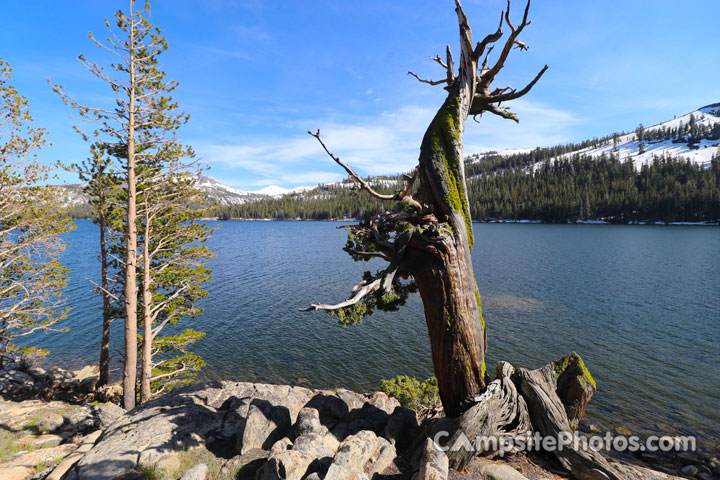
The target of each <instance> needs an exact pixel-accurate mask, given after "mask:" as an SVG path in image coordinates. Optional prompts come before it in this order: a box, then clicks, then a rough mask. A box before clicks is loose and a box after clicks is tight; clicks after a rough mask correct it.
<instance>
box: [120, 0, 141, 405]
mask: <svg viewBox="0 0 720 480" xmlns="http://www.w3.org/2000/svg"><path fill="white" fill-rule="evenodd" d="M130 19H131V27H130V28H131V29H130V41H129V42H128V45H129V46H130V49H131V50H130V65H129V67H130V89H129V90H130V101H129V107H130V108H129V109H128V158H127V250H126V262H125V365H124V368H123V407H124V408H125V410H131V409H133V408H135V386H136V384H137V296H138V292H137V225H136V220H137V218H136V217H137V212H136V208H137V206H136V195H137V186H136V184H135V52H134V51H133V50H132V49H133V46H134V42H135V38H134V33H135V26H134V25H135V24H134V19H133V12H132V2H131V4H130Z"/></svg>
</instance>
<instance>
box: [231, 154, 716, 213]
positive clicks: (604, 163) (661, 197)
mask: <svg viewBox="0 0 720 480" xmlns="http://www.w3.org/2000/svg"><path fill="white" fill-rule="evenodd" d="M563 149H565V147H554V148H552V149H539V150H536V151H533V152H529V153H526V154H518V155H513V156H509V157H502V156H499V155H488V156H486V157H483V158H482V159H479V160H477V159H471V160H470V162H468V165H467V170H468V173H469V175H468V177H469V178H470V181H469V185H468V192H469V197H470V208H471V214H472V218H473V219H474V220H479V221H492V220H521V219H523V220H541V221H543V222H551V223H566V222H575V221H578V220H605V221H609V222H612V223H627V222H717V221H718V219H720V156H718V155H716V156H715V157H714V158H713V159H712V160H711V162H710V165H708V166H704V165H701V164H697V163H693V162H691V161H689V160H685V159H682V158H675V157H670V156H663V157H656V158H655V159H654V160H653V161H652V162H651V163H649V164H646V165H643V166H642V167H641V168H640V169H639V170H637V169H636V168H635V165H634V163H633V161H632V160H631V159H626V160H620V159H619V158H618V156H617V155H614V154H611V155H609V156H603V157H600V158H591V157H589V156H587V155H574V156H572V157H570V158H560V159H558V158H557V157H556V155H557V154H558V153H562V150H563ZM553 157H555V159H553V160H544V161H540V162H538V160H539V159H542V158H553ZM373 180H376V179H373ZM394 180H395V181H394V182H393V181H391V180H390V179H386V180H384V182H382V185H380V186H378V189H379V190H384V191H385V192H390V191H392V190H393V188H392V185H393V183H396V184H397V185H399V183H398V182H399V178H396V179H394ZM381 204H382V202H381V201H380V200H377V199H376V198H373V197H371V196H370V195H364V194H363V193H362V192H358V191H356V190H353V189H352V188H351V187H350V185H349V184H348V183H342V184H332V185H324V186H320V187H318V188H316V189H314V190H311V191H308V192H302V193H296V194H293V195H286V196H284V197H281V198H278V199H270V200H262V201H258V202H252V203H245V204H242V205H233V206H227V207H221V208H219V209H218V210H217V216H218V217H220V218H221V219H229V218H254V219H260V218H273V219H313V220H327V219H331V218H334V219H339V218H362V217H364V216H366V215H368V214H370V213H373V212H376V211H377V210H379V209H381V208H383V207H382V205H381Z"/></svg>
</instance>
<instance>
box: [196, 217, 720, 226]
mask: <svg viewBox="0 0 720 480" xmlns="http://www.w3.org/2000/svg"><path fill="white" fill-rule="evenodd" d="M200 220H204V221H219V222H357V221H359V220H358V219H357V218H328V219H325V220H320V219H316V218H226V219H220V218H219V217H205V218H201V219H200ZM473 223H519V224H542V225H680V226H712V227H717V226H718V225H720V223H717V222H668V223H666V222H628V223H613V222H608V221H607V220H578V221H576V222H567V223H552V222H543V221H542V220H473Z"/></svg>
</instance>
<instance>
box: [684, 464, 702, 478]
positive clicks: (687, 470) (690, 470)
mask: <svg viewBox="0 0 720 480" xmlns="http://www.w3.org/2000/svg"><path fill="white" fill-rule="evenodd" d="M680 473H682V474H683V475H689V476H691V477H693V476H695V474H696V473H698V468H697V467H696V466H695V465H686V466H685V467H683V469H682V470H680Z"/></svg>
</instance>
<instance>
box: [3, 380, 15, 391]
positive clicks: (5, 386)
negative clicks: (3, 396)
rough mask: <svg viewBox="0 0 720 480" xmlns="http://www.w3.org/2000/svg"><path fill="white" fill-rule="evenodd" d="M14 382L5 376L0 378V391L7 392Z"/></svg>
mask: <svg viewBox="0 0 720 480" xmlns="http://www.w3.org/2000/svg"><path fill="white" fill-rule="evenodd" d="M14 386H15V384H14V383H13V382H11V381H10V380H8V379H6V378H0V393H7V392H9V391H10V390H11V388H12V387H14Z"/></svg>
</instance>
